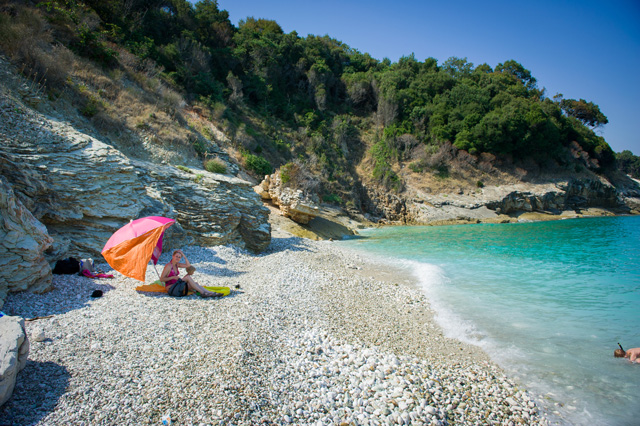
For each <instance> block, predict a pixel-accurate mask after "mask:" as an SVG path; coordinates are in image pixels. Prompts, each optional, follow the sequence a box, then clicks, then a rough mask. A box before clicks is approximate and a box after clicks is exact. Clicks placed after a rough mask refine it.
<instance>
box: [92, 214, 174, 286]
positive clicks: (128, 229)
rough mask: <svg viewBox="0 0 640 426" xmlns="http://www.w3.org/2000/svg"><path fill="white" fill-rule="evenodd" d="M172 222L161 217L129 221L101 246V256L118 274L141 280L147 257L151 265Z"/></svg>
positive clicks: (144, 271) (144, 272)
mask: <svg viewBox="0 0 640 426" xmlns="http://www.w3.org/2000/svg"><path fill="white" fill-rule="evenodd" d="M175 222H176V221H175V220H174V219H169V218H167V217H161V216H148V217H142V218H140V219H136V220H132V221H131V222H129V223H127V224H126V225H124V226H123V227H122V228H120V229H118V230H117V231H116V232H114V233H113V235H112V236H111V238H109V241H107V244H105V246H104V248H103V249H102V256H104V258H105V259H106V261H107V262H108V263H109V265H111V267H112V268H113V269H115V270H116V271H118V272H120V273H121V274H123V275H126V276H127V277H131V278H135V279H136V280H138V281H144V279H145V274H146V272H147V264H149V260H152V261H153V264H154V265H156V264H157V263H158V259H159V258H160V254H161V253H162V237H163V236H164V232H165V231H166V230H167V228H169V227H170V226H171V225H173V224H174V223H175Z"/></svg>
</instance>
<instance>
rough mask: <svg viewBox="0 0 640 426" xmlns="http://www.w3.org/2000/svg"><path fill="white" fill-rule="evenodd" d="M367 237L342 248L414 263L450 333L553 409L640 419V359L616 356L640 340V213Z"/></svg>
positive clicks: (580, 417) (608, 421)
mask: <svg viewBox="0 0 640 426" xmlns="http://www.w3.org/2000/svg"><path fill="white" fill-rule="evenodd" d="M361 235H362V236H363V237H364V238H358V239H352V240H348V241H345V242H344V244H345V245H347V246H350V247H352V248H357V249H359V250H363V251H366V252H368V253H370V254H374V255H376V256H379V257H383V258H384V259H385V260H387V261H389V260H391V261H393V263H394V264H400V265H404V266H405V267H407V268H408V270H409V271H410V272H411V273H412V274H414V275H415V276H416V277H417V278H418V280H419V282H420V284H421V286H422V288H423V289H424V291H425V293H426V294H427V295H428V297H429V299H430V301H431V303H432V305H433V307H434V309H435V310H436V312H437V318H436V319H437V320H438V322H439V323H440V324H441V325H442V326H443V328H444V329H445V332H446V333H447V335H448V336H451V337H456V338H458V339H461V340H463V341H466V342H469V343H473V344H476V345H479V346H481V347H482V348H483V349H484V350H485V351H486V352H487V353H489V355H490V356H491V357H492V358H493V359H494V360H495V361H496V362H498V363H499V364H500V365H501V366H502V367H503V368H505V369H506V370H507V371H508V372H509V373H510V374H511V375H512V376H513V377H515V378H516V379H517V380H518V381H519V382H520V383H522V384H523V385H525V387H526V388H527V389H529V390H531V391H532V392H533V393H535V394H538V395H539V396H540V397H541V400H542V401H543V402H544V404H545V407H546V409H547V410H548V411H549V412H550V413H551V414H552V415H553V412H557V414H559V415H560V417H559V418H561V419H564V422H566V423H572V424H604V425H627V424H629V425H631V424H638V420H637V419H638V418H640V391H639V389H640V364H630V363H629V362H628V361H626V360H622V359H615V358H613V351H614V349H616V348H617V347H618V346H617V343H618V342H620V343H621V344H622V346H623V347H624V348H631V347H640V217H637V216H635V217H605V218H585V219H575V220H562V221H552V222H538V223H519V224H499V225H488V224H487V225H466V226H444V227H388V228H383V229H375V230H366V231H363V232H362V233H361ZM554 418H555V417H554ZM555 419H556V420H557V419H558V418H555Z"/></svg>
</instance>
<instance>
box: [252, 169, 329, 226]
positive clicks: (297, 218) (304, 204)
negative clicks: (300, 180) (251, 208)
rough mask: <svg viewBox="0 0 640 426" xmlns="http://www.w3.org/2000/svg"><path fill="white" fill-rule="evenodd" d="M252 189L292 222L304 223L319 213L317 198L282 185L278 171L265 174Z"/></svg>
mask: <svg viewBox="0 0 640 426" xmlns="http://www.w3.org/2000/svg"><path fill="white" fill-rule="evenodd" d="M253 189H254V191H255V192H256V193H257V194H258V195H260V198H262V199H263V200H270V201H271V202H272V203H273V204H275V205H276V206H278V207H279V208H280V212H281V213H282V215H283V216H284V217H288V218H290V219H291V220H293V221H294V222H297V223H300V224H303V225H306V224H308V223H309V222H310V221H311V219H313V218H314V217H316V216H318V214H319V208H318V206H317V200H315V199H314V198H313V197H312V196H311V195H309V194H305V193H304V192H303V191H301V190H299V189H298V190H296V189H292V188H287V187H284V186H283V185H282V180H281V179H280V174H279V173H278V172H276V173H274V174H272V175H270V176H265V178H264V180H263V181H262V182H261V183H260V184H259V185H257V186H255V187H254V188H253Z"/></svg>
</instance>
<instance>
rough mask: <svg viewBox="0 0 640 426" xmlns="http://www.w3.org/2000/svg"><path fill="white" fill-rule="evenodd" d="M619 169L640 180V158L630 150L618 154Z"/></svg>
mask: <svg viewBox="0 0 640 426" xmlns="http://www.w3.org/2000/svg"><path fill="white" fill-rule="evenodd" d="M616 162H617V163H618V169H620V170H622V171H623V172H625V173H626V174H628V175H631V176H633V177H634V178H636V179H640V157H638V156H635V155H633V153H632V152H631V151H629V150H625V151H622V152H621V153H619V154H616Z"/></svg>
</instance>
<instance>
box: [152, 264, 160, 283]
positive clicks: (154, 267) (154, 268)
mask: <svg viewBox="0 0 640 426" xmlns="http://www.w3.org/2000/svg"><path fill="white" fill-rule="evenodd" d="M153 270H154V271H156V275H157V276H158V279H160V274H159V273H158V270H157V269H156V264H155V263H154V264H153Z"/></svg>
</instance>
